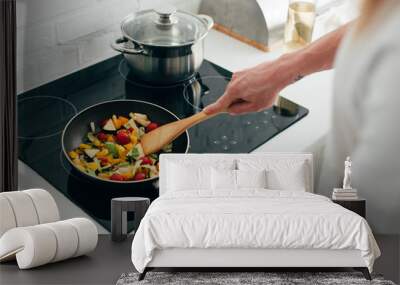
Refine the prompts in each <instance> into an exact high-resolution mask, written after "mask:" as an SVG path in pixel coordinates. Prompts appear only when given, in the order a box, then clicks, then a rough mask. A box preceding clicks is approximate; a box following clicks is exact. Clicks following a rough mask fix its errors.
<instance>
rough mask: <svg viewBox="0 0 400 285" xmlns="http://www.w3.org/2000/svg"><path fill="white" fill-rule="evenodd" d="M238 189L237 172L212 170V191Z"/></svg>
mask: <svg viewBox="0 0 400 285" xmlns="http://www.w3.org/2000/svg"><path fill="white" fill-rule="evenodd" d="M236 188H237V187H236V170H232V169H217V168H214V167H213V168H212V170H211V189H213V190H222V189H223V190H230V191H232V190H236Z"/></svg>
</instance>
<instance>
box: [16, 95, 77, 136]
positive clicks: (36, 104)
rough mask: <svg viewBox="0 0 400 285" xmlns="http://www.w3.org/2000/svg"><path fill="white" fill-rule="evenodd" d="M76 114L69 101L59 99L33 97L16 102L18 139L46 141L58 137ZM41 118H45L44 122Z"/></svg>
mask: <svg viewBox="0 0 400 285" xmlns="http://www.w3.org/2000/svg"><path fill="white" fill-rule="evenodd" d="M77 112H78V110H77V109H76V107H75V106H74V105H73V104H72V103H71V102H70V101H68V100H66V99H64V98H60V97H53V96H35V97H29V98H25V99H22V100H18V138H19V139H26V140H29V139H46V138H49V137H52V136H55V135H58V134H60V133H61V132H62V131H63V129H64V126H65V125H66V124H67V122H68V121H69V120H70V119H71V118H72V117H73V116H74V115H75V114H76V113H77ZM38 114H40V116H38ZM43 118H47V119H46V121H43ZM26 120H29V122H25V121H26Z"/></svg>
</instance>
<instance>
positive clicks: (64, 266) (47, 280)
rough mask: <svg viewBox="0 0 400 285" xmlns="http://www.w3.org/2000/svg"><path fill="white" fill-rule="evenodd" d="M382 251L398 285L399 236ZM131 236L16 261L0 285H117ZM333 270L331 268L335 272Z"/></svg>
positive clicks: (381, 268)
mask: <svg viewBox="0 0 400 285" xmlns="http://www.w3.org/2000/svg"><path fill="white" fill-rule="evenodd" d="M376 239H377V241H378V244H379V247H380V248H381V251H382V257H380V258H379V259H378V260H377V261H376V263H375V270H374V271H375V272H376V273H381V274H383V275H384V276H385V278H386V279H389V280H392V281H394V282H395V283H399V281H400V237H399V236H379V235H377V236H376ZM131 242H132V237H130V238H129V239H128V240H126V241H124V242H121V243H114V242H111V240H110V236H108V235H101V236H99V244H98V246H97V249H96V250H95V251H94V252H93V253H91V254H90V255H88V256H83V257H78V258H75V259H70V260H66V261H62V262H59V263H54V264H49V265H45V266H42V267H38V268H35V269H30V270H19V269H18V267H17V265H16V263H15V262H9V263H4V264H1V265H0V284H1V285H14V284H15V285H16V284H33V285H35V284H79V285H82V284H115V283H116V281H117V280H118V278H119V276H120V275H121V274H122V273H124V272H132V271H134V268H133V265H132V263H131V259H130V248H131ZM332 270H334V269H331V270H330V271H332Z"/></svg>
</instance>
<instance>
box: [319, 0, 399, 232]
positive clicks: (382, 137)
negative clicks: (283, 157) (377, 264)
mask: <svg viewBox="0 0 400 285" xmlns="http://www.w3.org/2000/svg"><path fill="white" fill-rule="evenodd" d="M394 2H398V1H389V2H388V4H385V5H386V7H384V9H383V10H382V11H380V12H379V17H377V18H376V20H377V21H376V22H375V24H374V25H371V26H370V27H369V28H368V31H367V32H363V33H362V34H357V35H355V33H354V31H350V32H349V33H348V35H347V36H346V37H345V39H344V40H343V42H342V45H341V47H340V49H339V51H338V54H337V57H336V63H335V66H336V68H335V82H334V96H333V112H332V114H333V115H332V116H333V117H332V129H331V132H330V134H329V136H328V142H327V146H326V153H325V156H324V161H323V167H322V171H321V176H320V179H319V183H318V186H317V191H318V192H319V193H322V194H325V195H328V196H330V195H331V193H332V189H333V188H334V187H342V181H343V171H344V161H345V159H346V156H351V159H352V161H353V165H352V174H353V175H352V187H353V188H357V189H358V193H359V195H360V196H361V197H363V198H366V200H367V220H368V222H369V223H370V225H371V227H372V229H373V230H374V232H376V233H386V234H389V233H397V234H399V233H400V4H397V3H396V4H394Z"/></svg>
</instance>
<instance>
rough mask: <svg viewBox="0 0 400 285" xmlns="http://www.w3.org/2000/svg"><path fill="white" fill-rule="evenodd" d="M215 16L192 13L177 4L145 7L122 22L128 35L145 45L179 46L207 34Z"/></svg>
mask: <svg viewBox="0 0 400 285" xmlns="http://www.w3.org/2000/svg"><path fill="white" fill-rule="evenodd" d="M212 25H213V20H212V19H211V18H210V17H208V16H205V15H198V16H196V15H192V14H190V13H186V12H183V11H179V10H176V9H175V8H173V7H169V6H165V7H162V8H159V9H157V10H143V11H139V12H137V13H135V14H132V15H129V16H128V17H127V18H125V20H123V22H122V24H121V29H122V33H123V35H124V37H126V38H128V39H129V40H131V41H133V42H135V43H138V44H143V45H151V46H163V47H178V46H183V45H188V44H192V43H194V42H196V41H198V40H199V39H201V38H203V37H204V36H205V35H206V34H207V32H208V30H209V29H210V28H211V27H212Z"/></svg>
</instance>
